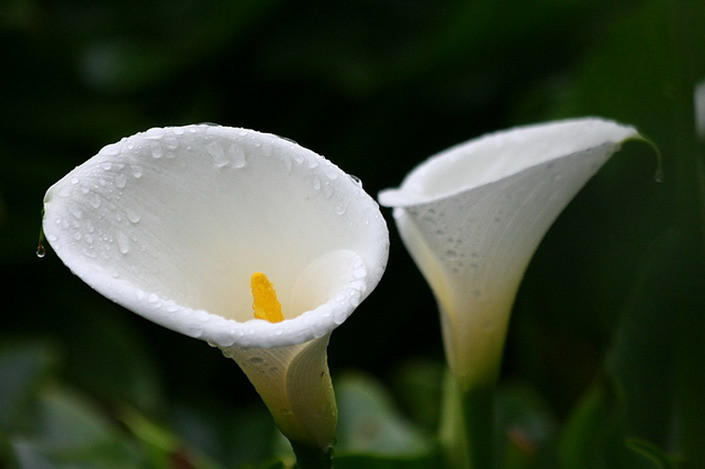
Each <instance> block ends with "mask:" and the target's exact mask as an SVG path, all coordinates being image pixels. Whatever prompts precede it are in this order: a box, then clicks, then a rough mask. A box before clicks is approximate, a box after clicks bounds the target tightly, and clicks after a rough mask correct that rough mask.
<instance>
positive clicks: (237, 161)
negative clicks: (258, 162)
mask: <svg viewBox="0 0 705 469" xmlns="http://www.w3.org/2000/svg"><path fill="white" fill-rule="evenodd" d="M230 153H232V155H233V166H234V167H235V168H237V169H240V168H244V167H245V165H246V164H247V156H246V155H245V152H244V151H243V150H242V148H240V147H239V146H237V145H234V144H233V145H232V146H231V147H230Z"/></svg>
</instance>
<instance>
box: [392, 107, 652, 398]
mask: <svg viewBox="0 0 705 469" xmlns="http://www.w3.org/2000/svg"><path fill="white" fill-rule="evenodd" d="M635 138H639V134H638V133H637V131H636V130H635V129H634V128H632V127H628V126H623V125H620V124H617V123H614V122H610V121H606V120H602V119H597V118H585V119H573V120H565V121H557V122H551V123H546V124H539V125H532V126H527V127H520V128H515V129H510V130H506V131H503V132H498V133H494V134H490V135H486V136H484V137H481V138H477V139H474V140H470V141H468V142H466V143H462V144H460V145H457V146H455V147H452V148H450V149H448V150H446V151H443V152H441V153H440V154H437V155H435V156H433V157H431V158H429V159H428V160H427V161H425V162H424V163H422V164H421V165H420V166H418V167H417V168H416V169H414V170H413V171H411V172H410V173H409V174H408V175H407V177H406V178H405V179H404V181H403V183H402V184H401V186H400V187H399V188H398V189H390V190H386V191H383V192H382V193H380V195H379V200H380V203H381V204H382V205H384V206H389V207H394V218H395V220H396V224H397V227H398V229H399V232H400V234H401V237H402V239H403V241H404V244H405V245H406V247H407V249H408V250H409V252H410V254H411V256H412V257H413V259H414V261H415V262H416V264H417V266H418V267H419V269H420V270H421V272H422V273H423V275H424V277H425V278H426V280H427V281H428V282H429V284H430V286H431V288H432V290H433V292H434V295H435V297H436V300H437V302H438V304H439V309H440V311H441V324H442V330H443V335H444V344H445V349H446V355H447V358H448V361H449V366H450V368H451V371H452V373H453V374H454V376H455V377H456V380H457V381H458V382H459V383H460V385H461V387H464V388H469V387H471V386H473V385H475V384H477V383H479V382H484V381H493V380H494V379H495V378H496V377H495V376H494V375H495V374H496V372H497V364H498V363H499V360H500V359H501V353H502V348H503V345H504V337H505V335H506V329H507V324H508V321H509V315H510V311H511V307H512V304H513V302H514V298H515V296H516V292H517V290H518V287H519V283H520V281H521V278H522V276H523V274H524V271H525V269H526V267H527V265H528V263H529V260H530V259H531V256H532V255H533V253H534V251H535V250H536V248H537V247H538V244H539V242H540V241H541V239H542V238H543V236H544V234H545V233H546V231H547V230H548V228H549V227H550V226H551V224H552V223H553V221H554V220H555V219H556V217H557V216H558V215H559V214H560V212H561V211H562V210H563V208H564V207H565V206H566V205H567V204H568V202H569V201H570V200H571V199H572V198H573V197H574V196H575V194H576V193H577V192H578V191H579V190H580V189H581V188H582V187H583V185H584V184H585V183H586V182H587V181H588V180H589V179H590V177H592V175H593V174H595V172H597V170H598V169H599V168H600V167H601V166H602V164H603V163H605V162H606V161H607V159H608V158H609V156H610V155H612V154H613V153H614V152H615V151H617V150H618V149H619V146H620V144H621V143H622V142H624V141H625V140H628V139H635Z"/></svg>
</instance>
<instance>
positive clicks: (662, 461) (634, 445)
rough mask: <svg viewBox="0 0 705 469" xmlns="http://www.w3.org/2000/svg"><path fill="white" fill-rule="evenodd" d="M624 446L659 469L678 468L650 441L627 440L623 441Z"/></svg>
mask: <svg viewBox="0 0 705 469" xmlns="http://www.w3.org/2000/svg"><path fill="white" fill-rule="evenodd" d="M625 444H626V445H627V448H629V449H631V450H633V451H635V452H637V453H639V454H641V455H643V456H644V457H646V458H648V459H650V460H651V461H653V462H654V463H655V464H656V466H657V467H659V468H661V469H678V468H679V467H680V465H679V464H678V462H677V461H676V460H675V459H674V458H673V457H671V456H670V455H668V454H666V453H665V452H664V451H663V450H662V449H661V448H659V447H658V446H656V445H655V444H653V443H651V442H650V441H646V440H643V439H640V438H629V439H627V441H625Z"/></svg>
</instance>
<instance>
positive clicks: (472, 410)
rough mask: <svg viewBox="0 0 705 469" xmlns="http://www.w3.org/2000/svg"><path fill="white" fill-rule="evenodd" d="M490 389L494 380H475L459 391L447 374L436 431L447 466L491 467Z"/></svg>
mask: <svg viewBox="0 0 705 469" xmlns="http://www.w3.org/2000/svg"><path fill="white" fill-rule="evenodd" d="M494 390H495V385H494V383H481V384H480V383H478V384H477V385H475V386H473V387H471V388H470V389H468V390H462V389H461V388H460V386H458V384H457V383H456V382H455V380H454V379H453V377H452V376H451V375H450V373H449V374H448V376H447V378H446V382H445V389H444V407H443V414H442V421H441V431H440V437H441V444H442V446H443V450H444V452H445V455H446V462H447V464H448V466H447V467H449V468H454V469H456V468H457V469H491V468H492V467H493V466H494V454H493V453H494Z"/></svg>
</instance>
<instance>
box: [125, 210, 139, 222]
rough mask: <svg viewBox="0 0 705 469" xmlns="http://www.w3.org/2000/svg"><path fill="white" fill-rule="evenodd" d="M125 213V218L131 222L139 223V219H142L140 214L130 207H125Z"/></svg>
mask: <svg viewBox="0 0 705 469" xmlns="http://www.w3.org/2000/svg"><path fill="white" fill-rule="evenodd" d="M125 213H126V215H127V219H128V220H130V222H131V223H139V221H140V220H141V219H142V217H141V216H140V214H139V213H137V212H135V211H134V210H132V209H127V210H126V211H125Z"/></svg>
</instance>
